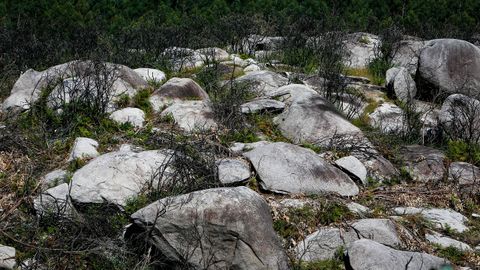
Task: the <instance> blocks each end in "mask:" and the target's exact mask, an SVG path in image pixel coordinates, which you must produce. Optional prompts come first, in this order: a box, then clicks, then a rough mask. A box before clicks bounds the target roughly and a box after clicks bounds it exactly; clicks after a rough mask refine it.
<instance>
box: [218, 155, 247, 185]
mask: <svg viewBox="0 0 480 270" xmlns="http://www.w3.org/2000/svg"><path fill="white" fill-rule="evenodd" d="M215 163H216V165H217V169H218V179H219V180H220V182H221V183H222V184H239V183H244V182H245V181H247V180H248V179H249V178H250V176H251V174H252V171H251V170H250V164H248V162H246V161H245V160H243V159H236V158H224V159H220V160H217V161H216V162H215Z"/></svg>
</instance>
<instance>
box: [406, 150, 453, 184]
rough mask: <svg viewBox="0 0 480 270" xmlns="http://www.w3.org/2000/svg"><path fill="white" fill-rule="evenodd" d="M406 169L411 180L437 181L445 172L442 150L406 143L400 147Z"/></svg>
mask: <svg viewBox="0 0 480 270" xmlns="http://www.w3.org/2000/svg"><path fill="white" fill-rule="evenodd" d="M400 158H401V159H402V160H403V163H404V167H405V169H406V171H407V172H408V173H409V174H410V176H411V177H412V179H413V181H418V182H430V181H433V182H438V181H441V180H442V179H443V177H444V175H445V173H446V168H445V165H444V162H445V155H444V154H443V152H442V151H440V150H437V149H435V148H431V147H427V146H422V145H407V146H404V147H402V148H401V149H400Z"/></svg>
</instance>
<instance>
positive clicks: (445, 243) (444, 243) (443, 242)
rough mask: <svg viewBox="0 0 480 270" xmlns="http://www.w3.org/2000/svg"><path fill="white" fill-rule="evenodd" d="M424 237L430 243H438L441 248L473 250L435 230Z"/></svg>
mask: <svg viewBox="0 0 480 270" xmlns="http://www.w3.org/2000/svg"><path fill="white" fill-rule="evenodd" d="M425 239H426V240H427V241H428V242H430V243H432V244H435V245H439V246H440V247H441V248H448V247H454V248H456V249H458V250H461V251H473V249H472V248H471V247H470V246H469V245H468V244H465V243H463V242H460V241H458V240H455V239H452V238H450V237H446V236H443V235H441V234H439V233H437V232H432V233H427V234H425Z"/></svg>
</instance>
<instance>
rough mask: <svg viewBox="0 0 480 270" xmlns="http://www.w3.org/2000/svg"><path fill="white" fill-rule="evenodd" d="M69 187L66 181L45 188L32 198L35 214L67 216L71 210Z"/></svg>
mask: <svg viewBox="0 0 480 270" xmlns="http://www.w3.org/2000/svg"><path fill="white" fill-rule="evenodd" d="M69 193H70V190H69V187H68V184H67V183H63V184H60V185H58V186H56V187H53V188H50V189H47V190H46V191H44V192H43V193H42V194H40V195H39V196H38V197H36V198H35V199H34V200H33V206H34V208H35V211H36V212H37V215H39V216H44V215H47V214H52V215H54V216H57V217H58V216H68V215H70V214H71V212H72V207H71V202H70V197H69Z"/></svg>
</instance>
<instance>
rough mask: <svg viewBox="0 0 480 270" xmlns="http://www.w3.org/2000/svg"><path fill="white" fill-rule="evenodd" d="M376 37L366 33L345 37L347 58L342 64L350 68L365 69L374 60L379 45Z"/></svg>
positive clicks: (379, 41) (379, 42)
mask: <svg viewBox="0 0 480 270" xmlns="http://www.w3.org/2000/svg"><path fill="white" fill-rule="evenodd" d="M381 43H382V42H381V40H380V38H379V37H378V36H376V35H372V34H368V33H352V34H349V35H348V36H347V37H346V40H345V46H346V49H347V52H348V54H347V57H346V58H345V59H344V64H345V65H346V66H347V67H350V68H366V67H367V66H368V64H369V63H370V61H372V60H373V59H375V57H376V56H377V55H376V50H377V49H378V48H379V46H380V45H381Z"/></svg>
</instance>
